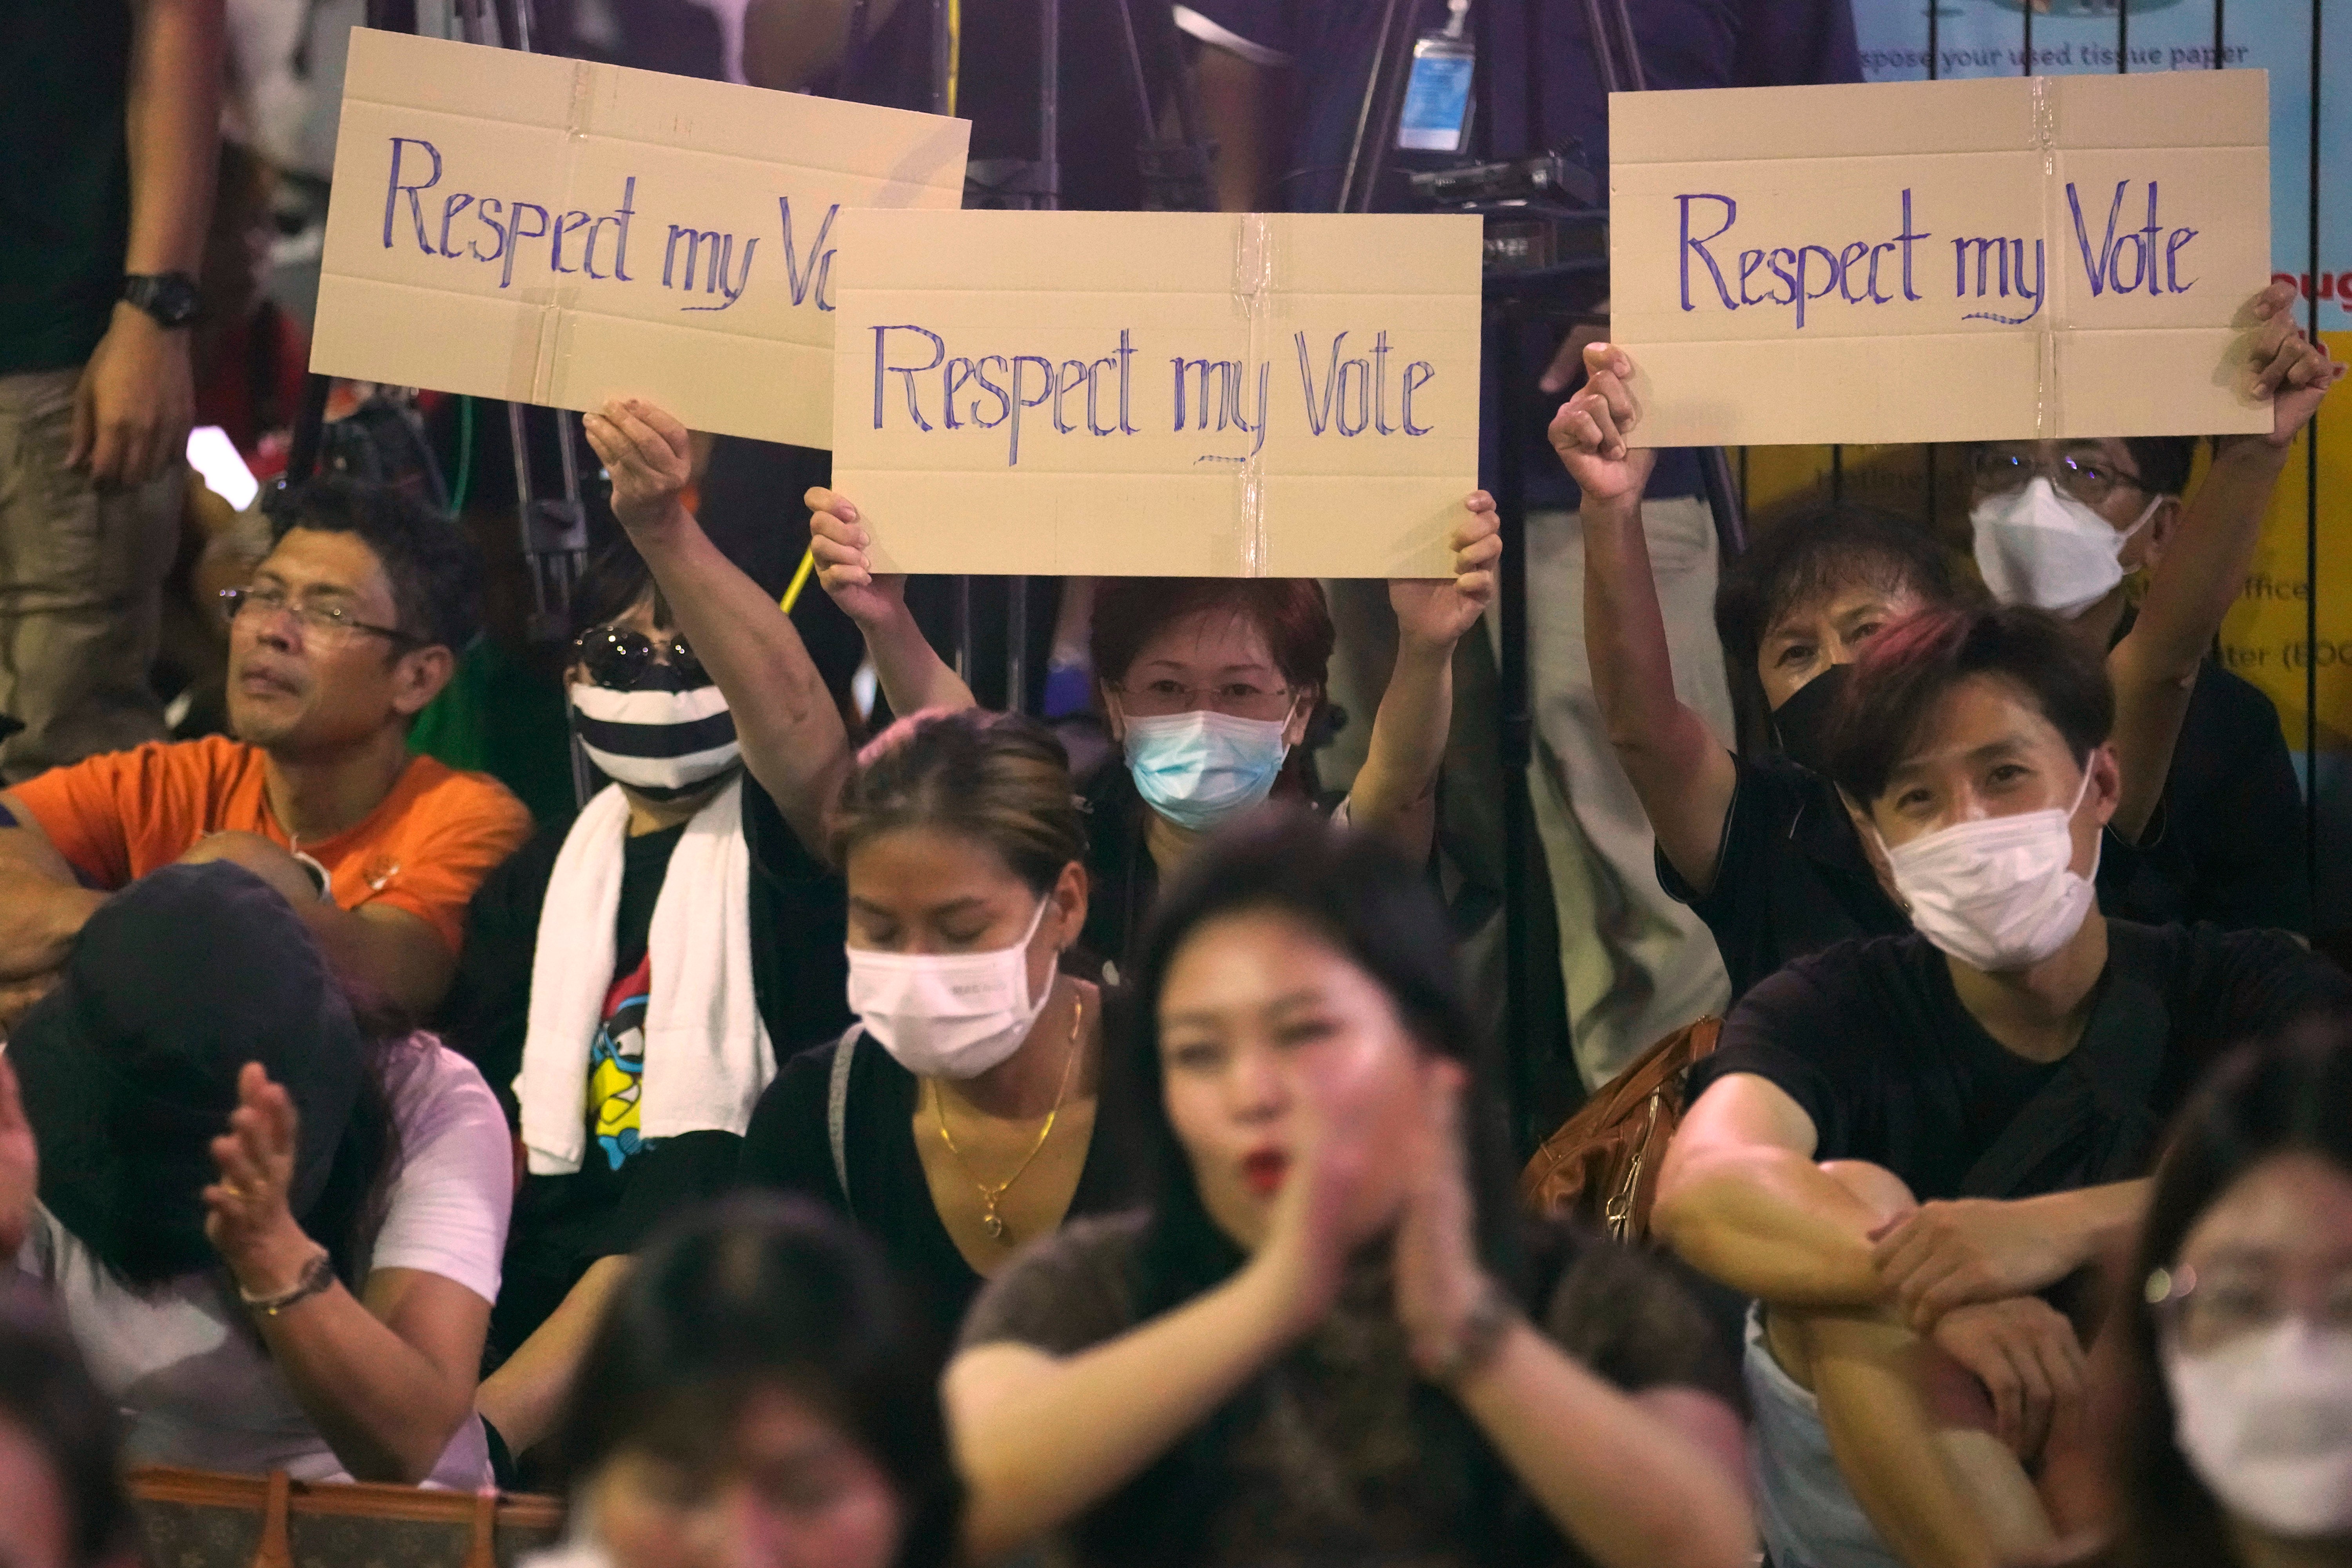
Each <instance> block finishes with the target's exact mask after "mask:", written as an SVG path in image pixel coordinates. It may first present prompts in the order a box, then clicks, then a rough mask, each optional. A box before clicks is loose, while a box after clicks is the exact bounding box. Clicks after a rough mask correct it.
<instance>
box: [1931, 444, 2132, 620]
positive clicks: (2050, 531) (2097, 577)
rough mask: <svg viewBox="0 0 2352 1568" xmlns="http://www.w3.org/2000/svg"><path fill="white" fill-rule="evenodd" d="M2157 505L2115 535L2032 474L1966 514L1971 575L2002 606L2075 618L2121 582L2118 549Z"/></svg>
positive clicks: (2045, 479) (2108, 526) (2078, 503)
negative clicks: (1973, 558)
mask: <svg viewBox="0 0 2352 1568" xmlns="http://www.w3.org/2000/svg"><path fill="white" fill-rule="evenodd" d="M2163 504H2164V498H2163V497H2162V496H2157V497H2154V498H2152V499H2151V500H2149V501H2148V503H2147V510H2146V511H2143V512H2141V513H2140V514H2139V521H2137V522H2135V523H2133V524H2132V525H2131V526H2130V527H2129V528H2127V529H2125V530H2124V531H2122V532H2121V533H2118V532H2116V529H2115V525H2114V524H2113V523H2111V522H2109V521H2107V520H2106V519H2105V518H2104V517H2101V516H2100V515H2099V514H2098V513H2097V512H2095V511H2093V510H2091V509H2090V508H2089V507H2087V506H2085V505H2084V504H2083V503H2082V502H2081V501H2078V500H2075V499H2074V497H2073V496H2070V495H2061V494H2060V493H2059V492H2058V488H2057V487H2056V486H2055V485H2053V484H2052V483H2051V482H2050V480H2049V478H2048V476H2046V475H2042V474H2036V475H2034V476H2033V478H2032V479H2031V480H2029V481H2027V483H2026V485H2025V487H2024V488H2023V489H2016V490H2011V491H2010V492H2008V493H2007V494H2005V495H1997V496H1989V497H1987V498H1986V499H1985V500H1980V501H1979V502H1978V503H1977V504H1976V508H1975V510H1972V511H1970V512H1969V522H1970V523H1971V524H1972V525H1973V526H1974V527H1975V530H1976V542H1977V570H1978V571H1979V572H1981V573H1983V574H1984V580H1985V586H1986V587H1987V588H1990V590H1992V596H1993V597H1994V598H1996V599H1998V600H2000V602H2001V603H2002V604H2004V605H2036V606H2038V607H2040V608H2042V609H2044V610H2049V611H2052V612H2053V613H2054V614H2057V615H2061V616H2077V615H2080V614H2082V613H2083V612H2084V610H2087V609H2089V608H2090V607H2091V606H2092V605H2095V604H2097V603H2098V602H2099V601H2100V600H2101V599H2104V598H2105V597H2106V596H2107V595H2108V594H2109V593H2111V592H2113V591H2114V589H2115V585H2116V584H2118V583H2120V582H2122V581H2123V580H2124V565H2123V561H2122V559H2121V557H2122V554H2123V548H2124V544H2125V542H2126V541H2127V540H2129V539H2130V538H2131V536H2132V535H2133V534H2135V533H2137V532H2138V531H2140V530H2141V529H2143V528H2145V527H2147V520H2148V519H2149V518H2152V517H2154V516H2155V515H2156V509H2157V508H2158V507H2159V506H2162V505H2163Z"/></svg>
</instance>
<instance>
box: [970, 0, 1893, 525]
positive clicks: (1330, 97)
mask: <svg viewBox="0 0 2352 1568" xmlns="http://www.w3.org/2000/svg"><path fill="white" fill-rule="evenodd" d="M1608 5H1609V0H1603V9H1604V11H1605V10H1606V9H1607V8H1608ZM1412 9H1413V10H1415V11H1417V12H1418V13H1419V19H1420V26H1421V27H1422V28H1423V29H1427V28H1433V27H1437V26H1443V25H1444V22H1445V19H1446V8H1445V5H1444V0H1412ZM1382 10H1383V0H1183V5H1182V8H1181V10H1180V12H1179V16H1180V18H1182V19H1183V22H1182V25H1185V26H1189V27H1190V28H1191V30H1192V31H1193V32H1194V33H1196V34H1200V35H1202V36H1204V37H1210V38H1211V39H1212V40H1213V41H1218V42H1225V43H1227V44H1228V46H1229V47H1230V43H1231V41H1233V40H1238V41H1239V43H1240V44H1241V45H1242V46H1243V47H1244V51H1245V52H1247V53H1250V54H1251V55H1253V56H1254V57H1255V58H1259V59H1261V60H1266V61H1276V60H1278V61H1281V62H1284V63H1286V64H1287V65H1288V66H1289V67H1290V68H1291V69H1292V72H1293V73H1294V77H1295V86H1294V91H1293V94H1292V103H1291V106H1290V107H1291V112H1290V114H1289V115H1288V117H1287V118H1288V120H1289V121H1290V125H1291V128H1292V131H1291V140H1290V144H1289V146H1288V147H1287V148H1286V149H1281V148H1276V149H1269V152H1270V153H1274V154H1276V155H1277V156H1280V155H1283V154H1286V156H1282V176H1281V178H1282V187H1281V190H1280V193H1279V205H1282V206H1284V207H1286V208H1287V209H1288V210H1290V211H1292V212H1331V211H1333V210H1335V209H1336V207H1337V205H1338V203H1339V195H1340V187H1341V184H1343V181H1344V176H1345V174H1346V170H1347V163H1348V153H1349V148H1350V147H1351V146H1352V145H1353V144H1354V142H1355V137H1356V128H1357V122H1358V121H1359V119H1360V116H1361V113H1362V110H1363V102H1364V90H1365V86H1366V82H1367V80H1368V79H1369V77H1370V70H1371V66H1372V56H1373V53H1374V51H1375V49H1376V48H1377V47H1378V40H1379V37H1380V24H1381V16H1382ZM1187 13H1189V14H1190V15H1189V16H1186V14H1187ZM1630 15H1631V16H1632V18H1633V35H1634V38H1635V40H1636V43H1637V46H1638V47H1639V48H1640V50H1641V55H1642V65H1643V79H1644V80H1646V81H1647V82H1648V84H1649V86H1650V87H1651V88H1653V89H1684V88H1717V87H1788V86H1793V85H1797V84H1801V83H1809V82H1841V81H1860V80H1861V79H1862V57H1861V54H1860V53H1859V51H1858V49H1857V47H1856V45H1855V42H1854V26H1853V6H1852V5H1850V4H1849V3H1848V0H1640V3H1639V4H1636V5H1633V6H1631V7H1630ZM1203 22H1205V23H1207V24H1209V25H1210V26H1211V27H1213V28H1214V29H1215V30H1216V31H1215V32H1210V31H1209V30H1208V29H1207V28H1204V27H1202V26H1201V25H1200V24H1201V23H1203ZM1470 33H1471V35H1472V36H1473V37H1474V38H1475V39H1477V40H1478V47H1479V48H1480V50H1481V51H1482V53H1481V56H1480V58H1479V60H1478V72H1479V74H1480V76H1481V77H1482V78H1483V79H1485V81H1486V84H1487V85H1486V87H1482V88H1475V89H1474V92H1475V93H1477V94H1478V95H1479V99H1480V104H1479V108H1478V110H1477V115H1478V119H1477V121H1474V123H1473V127H1472V132H1471V135H1472V141H1473V142H1474V147H1473V151H1474V152H1475V153H1476V154H1477V155H1479V156H1481V157H1493V158H1520V157H1525V156H1527V155H1528V154H1529V153H1540V152H1549V151H1559V152H1562V153H1568V154H1570V156H1571V157H1574V156H1577V155H1579V154H1580V155H1581V158H1582V160H1583V163H1584V165H1585V167H1586V168H1588V169H1589V170H1590V171H1591V173H1592V174H1593V176H1594V179H1595V182H1596V184H1598V185H1599V187H1600V190H1601V193H1602V195H1601V200H1602V201H1603V202H1606V200H1607V195H1606V193H1607V191H1608V188H1609V99H1608V94H1607V92H1606V91H1605V90H1604V82H1603V79H1602V77H1601V66H1600V63H1599V60H1598V58H1597V57H1596V56H1595V54H1594V52H1593V48H1592V38H1591V23H1590V21H1589V19H1588V12H1587V10H1586V8H1585V7H1584V5H1580V4H1579V3H1577V0H1549V3H1546V0H1534V3H1532V4H1531V3H1530V0H1478V4H1477V5H1474V6H1473V7H1472V8H1471V23H1470ZM1220 34H1222V35H1223V37H1219V36H1218V35H1220ZM1530 110H1533V117H1532V119H1531V118H1530V113H1529V111H1530ZM973 155H974V156H978V150H977V148H975V149H974V153H973ZM1438 161H1441V162H1442V161H1443V160H1438ZM1388 163H1389V166H1388V169H1387V172H1386V174H1385V177H1384V179H1383V182H1382V184H1381V186H1380V188H1379V189H1378V190H1376V191H1375V192H1374V193H1373V200H1372V207H1373V210H1375V211H1383V212H1395V211H1410V210H1411V209H1412V203H1411V200H1410V198H1409V195H1408V186H1407V184H1406V178H1405V176H1406V172H1407V170H1408V169H1409V168H1411V167H1413V166H1415V155H1414V154H1411V153H1405V154H1391V157H1390V159H1389V161H1388ZM1558 346H1559V331H1558V329H1557V328H1554V327H1549V326H1532V327H1528V328H1526V329H1523V331H1522V347H1521V352H1520V356H1519V357H1520V363H1521V365H1522V367H1523V371H1524V374H1525V375H1526V376H1527V378H1528V383H1529V384H1528V387H1527V388H1526V389H1525V390H1526V394H1527V395H1526V396H1525V398H1524V400H1523V404H1524V407H1525V411H1526V415H1527V419H1526V423H1525V426H1524V427H1523V428H1521V429H1519V430H1517V431H1516V432H1506V431H1505V430H1504V429H1503V422H1502V417H1501V415H1502V409H1501V404H1500V400H1499V398H1498V397H1497V396H1496V380H1495V377H1496V365H1495V361H1494V357H1493V356H1492V355H1489V356H1488V358H1487V361H1486V374H1485V378H1484V390H1483V395H1482V403H1481V417H1480V421H1479V429H1480V442H1479V454H1480V455H1479V464H1478V468H1479V474H1480V482H1481V483H1483V484H1485V485H1486V487H1487V488H1488V489H1494V488H1496V474H1497V472H1498V471H1499V470H1498V468H1497V464H1498V460H1499V458H1498V454H1499V452H1500V450H1501V442H1502V440H1503V439H1504V437H1506V435H1507V434H1508V435H1513V436H1515V437H1516V439H1517V445H1518V447H1519V449H1520V458H1521V461H1522V463H1523V464H1524V466H1525V469H1526V475H1525V477H1526V481H1527V488H1528V506H1529V507H1531V508H1535V509H1538V510H1540V509H1551V508H1573V507H1575V506H1576V505H1577V504H1578V500H1579V498H1578V496H1577V492H1576V487H1575V485H1574V484H1573V483H1572V482H1570V479H1569V478H1568V474H1567V471H1566V470H1565V469H1563V468H1561V467H1560V464H1559V459H1558V458H1555V457H1554V456H1553V455H1552V449H1551V446H1550V444H1549V441H1548V440H1547V439H1546V438H1545V436H1544V426H1546V425H1547V424H1549V422H1550V419H1551V416H1552V415H1553V414H1554V413H1555V412H1556V411H1557V410H1558V409H1559V398H1557V397H1550V398H1547V397H1545V396H1544V395H1541V394H1539V393H1538V392H1537V391H1536V390H1535V388H1534V386H1533V380H1534V377H1535V376H1536V374H1538V372H1539V371H1541V369H1542V368H1543V367H1544V366H1545V365H1546V364H1548V363H1550V360H1551V356H1552V351H1553V350H1554V349H1555V348H1557V347H1558ZM1699 485H1700V479H1699V468H1698V464H1697V462H1696V458H1695V455H1694V454H1693V453H1691V452H1688V451H1685V450H1675V449H1669V450H1667V451H1664V452H1661V453H1659V454H1658V465H1657V468H1656V469H1655V471H1654V473H1653V474H1652V476H1651V479H1650V484H1649V489H1648V494H1649V495H1650V496H1651V497H1652V498H1654V499H1655V498H1659V497H1665V496H1684V495H1694V494H1696V493H1697V492H1698V489H1699Z"/></svg>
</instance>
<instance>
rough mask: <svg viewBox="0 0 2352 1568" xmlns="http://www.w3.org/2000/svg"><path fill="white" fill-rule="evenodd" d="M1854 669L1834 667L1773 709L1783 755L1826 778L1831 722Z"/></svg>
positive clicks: (1846, 665)
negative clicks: (1848, 677)
mask: <svg viewBox="0 0 2352 1568" xmlns="http://www.w3.org/2000/svg"><path fill="white" fill-rule="evenodd" d="M1852 671H1853V666H1852V665H1850V664H1833V665H1832V666H1830V667H1829V668H1827V669H1825V670H1823V671H1822V672H1821V673H1820V674H1819V675H1816V676H1815V677H1813V678H1812V679H1811V680H1808V681H1807V682H1805V683H1804V684H1803V685H1802V686H1800V687H1799V688H1797V689H1796V690H1794V691H1792V692H1790V694H1789V696H1788V697H1787V698H1786V699H1785V700H1783V701H1782V702H1781V704H1780V706H1779V707H1778V708H1775V709H1774V710H1772V731H1773V733H1774V734H1776V735H1777V736H1779V737H1780V751H1781V752H1782V754H1784V755H1785V756H1787V757H1788V758H1789V760H1790V761H1791V762H1793V763H1799V764H1800V765H1801V766H1804V767H1808V768H1811V770H1812V771H1813V772H1815V773H1820V774H1821V775H1822V777H1824V778H1826V777H1828V776H1829V771H1830V766H1829V740H1830V731H1831V728H1832V725H1831V722H1830V721H1831V718H1832V716H1833V715H1834V714H1835V713H1836V711H1837V705H1838V697H1839V695H1840V694H1841V693H1842V692H1843V691H1844V690H1845V685H1846V677H1847V676H1848V675H1849V674H1850V673H1852Z"/></svg>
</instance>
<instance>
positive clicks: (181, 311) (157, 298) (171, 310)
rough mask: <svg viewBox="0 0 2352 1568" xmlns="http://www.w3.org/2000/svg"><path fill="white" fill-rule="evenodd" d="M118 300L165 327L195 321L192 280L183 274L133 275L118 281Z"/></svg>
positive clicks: (150, 273)
mask: <svg viewBox="0 0 2352 1568" xmlns="http://www.w3.org/2000/svg"><path fill="white" fill-rule="evenodd" d="M122 297H123V298H124V299H125V300H130V301H131V303H132V304H134V305H136V306H138V307H139V308H140V309H141V310H144V311H146V312H147V313H148V314H149V315H151V316H152V317H154V318H155V320H156V321H157V322H158V323H159V324H161V325H163V326H166V327H184V326H187V325H189V324H190V323H192V322H193V321H195V319H196V309H197V301H196V280H195V279H193V278H191V277H189V276H188V275H187V274H186V273H184V272H134V273H132V274H131V276H130V277H128V278H125V279H123V280H122Z"/></svg>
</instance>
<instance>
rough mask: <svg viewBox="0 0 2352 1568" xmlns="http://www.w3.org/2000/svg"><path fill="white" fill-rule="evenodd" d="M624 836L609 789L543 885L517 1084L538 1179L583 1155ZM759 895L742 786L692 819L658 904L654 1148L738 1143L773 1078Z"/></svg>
mask: <svg viewBox="0 0 2352 1568" xmlns="http://www.w3.org/2000/svg"><path fill="white" fill-rule="evenodd" d="M628 831H629V802H628V798H627V797H626V796H625V795H623V794H622V793H621V788H620V786H619V785H618V784H612V785H608V786H607V787H606V788H605V789H604V791H603V792H602V793H600V794H599V795H597V796H596V797H595V798H594V799H593V800H591V801H590V802H589V803H588V805H586V806H585V807H584V808H583V810H582V811H581V813H580V816H579V817H578V819H577V820H576V821H574V822H573V823H572V831H571V832H570V833H569V834H567V835H566V836H565V837H564V840H563V847H562V849H561V850H560V851H558V852H557V854H556V857H555V868H554V870H553V872H551V874H550V875H549V877H548V880H547V899H546V901H545V902H544V903H543V904H542V905H541V909H540V914H539V943H538V947H537V949H536V952H535V956H534V957H533V958H532V960H531V972H530V1028H529V1032H528V1033H527V1034H526V1035H525V1036H524V1038H523V1047H522V1070H521V1071H520V1072H519V1073H517V1074H516V1075H515V1080H514V1091H515V1099H516V1100H518V1101H520V1104H521V1107H522V1140H523V1146H524V1148H525V1150H526V1151H527V1152H528V1153H529V1156H530V1171H531V1173H532V1174H533V1175H541V1176H547V1175H568V1174H570V1173H572V1172H574V1171H577V1170H578V1169H579V1168H580V1161H581V1157H582V1155H583V1153H584V1152H586V1148H587V1142H588V1102H587V1095H588V1066H589V1062H588V1056H589V1051H590V1048H591V1047H593V1045H594V1043H595V1039H596V1030H597V1027H598V1026H599V1025H600V1024H601V1023H602V1022H603V1014H604V997H605V995H606V994H607V993H608V992H609V991H610V990H611V989H612V985H613V945H614V944H613V922H614V920H615V919H616V918H617V917H618V915H619V912H620V908H621V875H622V870H623V867H624V864H625V858H624V855H623V849H624V847H625V845H626V843H627V840H628ZM646 948H647V951H648V952H650V953H651V954H652V957H653V975H652V979H653V992H652V994H651V995H650V996H649V997H648V998H647V999H646V1025H645V1034H646V1055H645V1072H644V1077H643V1078H642V1079H640V1080H639V1081H640V1083H641V1086H642V1087H641V1089H640V1094H641V1099H640V1100H639V1101H638V1106H639V1110H638V1131H639V1134H640V1135H641V1136H642V1137H644V1138H646V1139H647V1140H652V1139H656V1138H670V1137H676V1136H677V1135H678V1134H680V1133H685V1132H700V1131H708V1130H711V1129H723V1130H724V1131H730V1132H738V1133H740V1132H741V1131H743V1130H744V1129H745V1128H746V1127H747V1126H749V1125H750V1124H751V1108H752V1107H753V1106H754V1105H755V1104H757V1103H758V1101H759V1099H760V1091H761V1089H766V1088H767V1087H768V1080H769V1079H772V1078H773V1077H774V1076H775V1052H774V1050H773V1049H772V1047H770V1045H769V1043H768V1027H767V1025H766V1023H765V1022H764V1021H762V1020H761V1016H760V1007H759V999H758V997H757V995H756V994H754V992H753V989H752V984H751V849H750V847H748V846H747V845H746V844H745V843H744V841H743V781H742V779H741V777H740V775H739V776H738V777H737V778H735V779H733V780H731V781H730V782H729V784H728V785H727V787H726V788H724V789H722V790H720V791H719V793H718V794H717V795H713V796H712V797H711V799H710V802H709V805H705V806H704V807H703V808H702V809H701V810H700V811H698V812H697V813H695V815H694V816H693V817H692V818H691V819H690V820H688V823H687V825H686V831H685V832H684V833H683V834H681V835H680V836H679V837H678V841H677V848H676V849H674V850H672V851H671V853H670V858H669V868H668V871H667V873H666V874H665V875H664V876H663V878H662V888H661V894H660V896H659V897H658V898H657V899H656V900H655V901H654V915H653V923H652V927H651V929H650V931H648V933H647V937H646Z"/></svg>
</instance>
